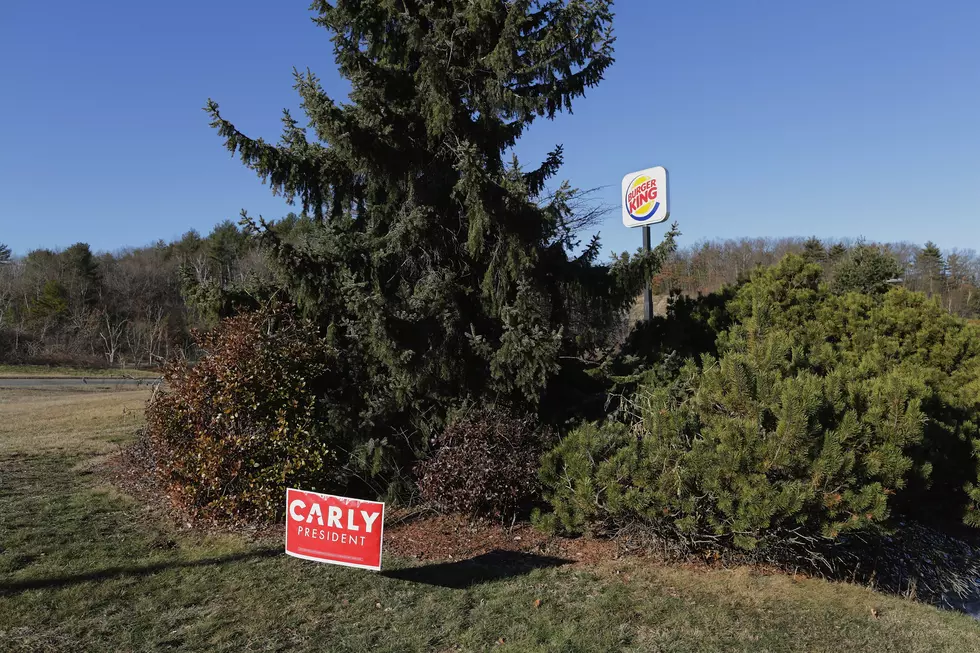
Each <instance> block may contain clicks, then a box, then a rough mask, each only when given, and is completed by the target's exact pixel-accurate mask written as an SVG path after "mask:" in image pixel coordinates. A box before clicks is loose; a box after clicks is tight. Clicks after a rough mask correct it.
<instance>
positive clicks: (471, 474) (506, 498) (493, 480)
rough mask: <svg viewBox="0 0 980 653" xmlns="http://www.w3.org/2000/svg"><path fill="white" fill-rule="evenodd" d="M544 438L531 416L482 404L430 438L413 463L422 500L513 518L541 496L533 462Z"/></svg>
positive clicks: (447, 508) (466, 511)
mask: <svg viewBox="0 0 980 653" xmlns="http://www.w3.org/2000/svg"><path fill="white" fill-rule="evenodd" d="M548 439H549V436H548V434H547V432H546V431H541V430H539V429H537V428H536V424H535V420H534V418H532V417H530V416H522V417H518V416H515V415H512V414H510V413H508V412H507V411H504V410H501V409H495V408H487V409H482V410H477V411H474V412H471V413H466V414H464V415H463V416H461V417H459V418H457V419H455V420H453V421H452V422H450V423H449V425H448V426H447V427H446V429H445V430H444V431H443V432H442V433H441V434H440V435H439V436H438V437H437V438H435V439H434V442H433V445H434V453H433V455H432V457H431V458H429V459H428V460H425V461H423V462H421V463H420V464H419V466H418V474H419V489H420V491H421V494H422V498H423V499H425V500H427V501H429V502H431V503H432V504H433V505H435V506H437V507H438V508H440V509H441V510H444V511H446V512H457V513H463V514H466V515H471V516H478V517H492V518H505V517H512V516H516V515H517V514H518V513H519V512H521V511H522V510H525V509H527V508H528V507H529V504H530V503H531V502H532V501H534V500H535V499H537V498H538V497H539V496H540V484H539V482H538V477H537V472H538V461H539V459H540V457H541V453H542V451H543V450H544V449H545V447H546V443H547V442H548Z"/></svg>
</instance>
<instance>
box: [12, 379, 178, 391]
mask: <svg viewBox="0 0 980 653" xmlns="http://www.w3.org/2000/svg"><path fill="white" fill-rule="evenodd" d="M160 380H161V379H152V378H151V379H120V378H99V377H92V378H80V377H67V376H65V377H51V376H47V377H39V376H35V377H9V378H2V377H0V388H26V387H39V386H85V385H90V386H92V387H100V386H101V387H105V386H116V385H145V386H151V385H155V384H157V383H159V382H160Z"/></svg>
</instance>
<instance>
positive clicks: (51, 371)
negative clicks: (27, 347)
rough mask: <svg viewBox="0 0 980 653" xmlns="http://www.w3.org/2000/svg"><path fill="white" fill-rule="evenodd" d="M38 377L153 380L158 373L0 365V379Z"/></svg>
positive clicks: (132, 370)
mask: <svg viewBox="0 0 980 653" xmlns="http://www.w3.org/2000/svg"><path fill="white" fill-rule="evenodd" d="M22 376H39V377H72V378H76V377H94V378H106V377H125V376H130V377H134V378H145V379H155V378H159V376H160V372H153V371H150V370H134V369H126V370H123V369H117V368H109V369H99V368H86V367H54V366H49V365H0V378H11V377H22Z"/></svg>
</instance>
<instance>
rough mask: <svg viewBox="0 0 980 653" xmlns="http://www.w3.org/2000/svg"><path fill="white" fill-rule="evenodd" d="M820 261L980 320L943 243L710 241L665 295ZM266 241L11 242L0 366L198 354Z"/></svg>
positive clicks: (244, 293) (241, 295) (254, 282)
mask: <svg viewBox="0 0 980 653" xmlns="http://www.w3.org/2000/svg"><path fill="white" fill-rule="evenodd" d="M273 226H274V229H275V230H276V231H277V232H278V233H279V234H281V235H282V236H283V237H287V238H290V239H295V238H297V237H301V236H302V234H304V233H305V232H307V231H309V230H310V229H311V228H312V223H311V221H310V220H309V219H308V218H305V217H300V216H297V215H295V214H290V215H288V216H287V217H286V218H283V219H282V220H280V221H278V222H276V223H274V225H273ZM789 253H794V254H799V255H801V256H803V258H804V259H806V260H807V261H809V262H813V263H818V264H820V265H821V266H822V267H823V268H824V270H825V273H826V275H827V278H829V279H830V280H831V283H832V285H833V286H834V287H835V289H836V290H838V291H846V290H860V291H862V292H870V293H875V292H880V291H881V290H883V289H884V288H886V287H887V286H889V285H904V286H905V287H907V288H908V289H910V290H914V291H921V292H924V293H925V294H926V295H929V296H931V297H938V298H939V300H940V302H941V304H942V306H943V307H944V308H945V309H946V310H948V311H949V312H950V313H953V314H954V315H958V316H961V317H968V318H978V317H980V256H978V255H977V253H976V252H975V251H973V250H960V249H954V250H949V251H942V250H940V249H939V248H938V247H937V246H936V245H934V244H933V243H926V244H925V246H922V247H920V246H918V245H914V244H911V243H888V244H875V243H866V242H863V241H850V242H848V241H843V242H841V241H837V242H826V241H821V240H818V239H816V238H809V239H803V238H780V239H769V238H742V239H737V240H724V241H705V242H702V243H698V244H696V245H693V246H690V247H687V248H683V249H680V250H678V251H677V252H676V253H675V254H674V255H673V256H672V257H671V259H670V260H669V261H668V262H667V263H666V265H664V267H663V269H662V270H661V272H660V273H659V274H658V275H657V276H656V277H655V279H654V288H655V292H658V293H660V294H669V293H670V292H672V291H673V292H678V291H679V292H682V293H684V294H690V295H694V294H697V293H699V292H700V293H709V292H713V291H715V290H718V289H719V288H721V287H722V286H725V285H727V284H732V283H736V282H738V281H740V280H744V279H746V278H747V277H748V276H749V274H750V273H751V272H752V271H753V270H754V269H756V268H757V267H760V266H761V267H769V266H772V265H775V264H776V263H777V262H779V261H780V260H781V259H782V258H783V257H784V256H785V255H786V254H789ZM266 257H267V255H266V254H264V253H263V252H262V251H261V250H260V249H259V247H258V246H257V244H256V242H255V241H254V240H253V239H251V238H250V237H249V236H248V235H247V234H246V233H245V231H244V230H242V229H240V228H239V227H238V226H237V225H235V223H233V222H231V221H225V222H223V223H221V224H219V225H218V226H216V227H215V228H214V229H213V230H212V231H211V233H210V234H208V235H207V236H201V235H200V234H198V233H197V232H196V231H189V232H187V233H186V234H184V236H182V237H181V238H180V239H179V240H176V241H173V242H169V243H167V242H164V241H159V242H157V243H154V244H152V245H149V246H146V247H139V248H127V249H123V250H119V251H116V252H112V253H97V252H93V251H92V250H91V248H90V247H89V246H88V245H87V244H85V243H76V244H74V245H72V246H71V247H68V248H67V249H64V250H60V251H55V250H50V249H37V250H33V251H31V252H29V253H28V254H27V255H25V256H23V257H14V256H13V255H12V253H11V251H10V248H9V247H7V246H5V245H3V244H2V243H0V361H3V362H18V363H57V364H85V365H106V366H123V367H127V366H128V367H153V366H157V365H159V364H160V363H161V362H163V361H164V360H166V359H168V358H170V357H173V356H175V355H179V356H193V355H194V345H193V339H192V337H191V331H192V330H193V329H203V328H208V327H210V326H213V325H214V324H215V323H216V322H217V321H218V320H219V319H220V318H222V317H227V316H230V315H233V314H234V313H235V312H236V310H237V309H238V308H256V307H258V306H259V305H260V304H261V298H268V297H269V296H270V295H271V294H272V290H270V289H272V288H274V287H275V285H276V280H275V277H274V275H273V272H272V266H270V265H269V261H268V260H267V258H266Z"/></svg>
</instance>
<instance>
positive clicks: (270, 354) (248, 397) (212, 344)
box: [145, 308, 340, 519]
mask: <svg viewBox="0 0 980 653" xmlns="http://www.w3.org/2000/svg"><path fill="white" fill-rule="evenodd" d="M197 341H198V344H199V346H200V348H201V349H202V350H203V351H204V356H203V357H202V358H201V360H200V361H198V362H197V363H196V364H195V365H193V366H188V365H187V364H186V363H184V362H182V361H178V362H172V363H170V364H169V365H168V366H167V368H166V370H165V373H164V380H165V387H166V388H167V389H166V390H165V391H163V392H160V393H158V394H157V395H156V396H155V397H154V398H153V399H152V400H151V401H150V403H149V405H148V407H147V427H146V431H145V444H148V445H149V447H148V449H149V451H148V455H152V457H153V458H154V460H155V463H156V467H157V471H158V473H159V474H160V476H161V478H162V480H163V482H164V484H165V485H166V487H167V489H168V491H169V493H170V494H171V496H172V497H173V499H174V500H175V501H176V502H177V503H178V505H180V506H181V507H183V508H185V509H188V510H191V511H192V512H195V513H198V514H202V515H206V516H209V517H222V518H231V519H242V518H251V519H256V518H257V519H274V518H276V517H278V516H280V513H281V512H282V504H283V497H284V496H285V489H286V488H287V487H290V486H295V487H302V488H304V489H308V490H319V491H324V490H329V489H331V488H334V487H336V486H337V483H338V480H339V477H340V472H339V467H340V465H339V463H338V459H337V453H336V448H335V446H334V444H333V442H332V440H331V436H330V432H329V431H328V430H327V428H326V427H325V426H324V420H322V419H318V418H319V417H321V416H320V414H319V413H320V412H321V404H322V402H321V401H319V398H320V396H322V390H320V389H321V388H322V385H323V384H322V383H321V381H322V380H323V379H324V378H326V377H328V376H329V375H331V374H334V373H335V370H334V367H335V366H336V365H337V364H338V355H337V352H336V350H334V349H333V348H332V347H330V346H329V345H328V344H327V342H326V341H325V340H324V339H323V338H321V336H320V335H319V334H318V333H317V331H316V329H315V328H313V327H312V326H310V325H308V324H306V323H304V322H301V321H298V320H296V319H294V318H293V317H292V315H291V314H290V312H289V311H288V309H285V308H277V309H270V310H266V311H262V312H256V313H250V314H245V315H240V316H236V317H232V318H228V319H226V320H224V321H222V322H221V323H220V325H219V326H218V327H217V328H215V329H214V330H213V331H211V332H209V333H207V334H205V335H198V336H197Z"/></svg>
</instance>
